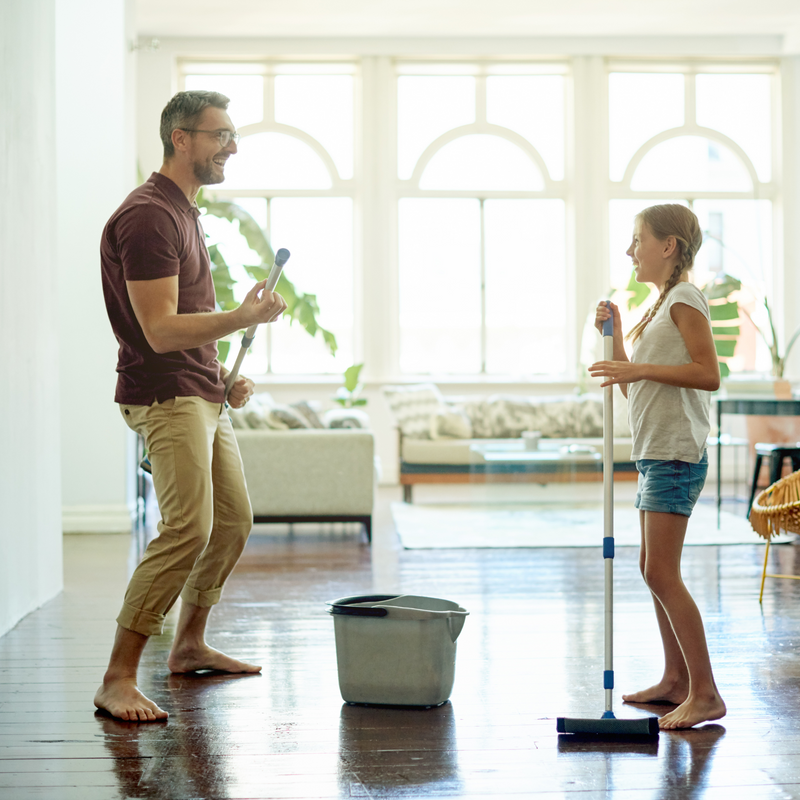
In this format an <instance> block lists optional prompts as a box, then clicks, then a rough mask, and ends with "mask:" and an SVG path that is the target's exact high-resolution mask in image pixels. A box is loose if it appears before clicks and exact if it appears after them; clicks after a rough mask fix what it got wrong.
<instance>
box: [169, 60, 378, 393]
mask: <svg viewBox="0 0 800 800" xmlns="http://www.w3.org/2000/svg"><path fill="white" fill-rule="evenodd" d="M293 67H294V70H293V69H292V68H293ZM298 67H303V69H298ZM315 67H316V68H317V69H319V72H315V71H314V68H315ZM212 68H214V70H215V71H212ZM320 68H321V69H320ZM177 69H178V85H179V89H180V90H183V89H184V88H185V84H186V76H187V75H202V74H204V72H205V73H206V74H209V75H226V74H227V75H260V76H262V77H263V78H264V97H263V102H264V118H263V119H262V120H261V122H255V123H252V124H250V125H244V126H242V127H241V128H237V132H238V133H239V136H240V140H239V141H240V142H241V141H242V140H243V139H245V138H246V137H248V136H254V135H256V134H259V133H283V134H286V135H288V136H292V137H294V138H296V139H298V140H299V141H301V142H303V143H304V144H306V145H308V147H310V148H311V150H312V151H313V152H314V153H315V154H316V155H317V156H319V157H320V159H321V160H322V162H323V164H324V165H325V167H326V169H327V170H328V173H329V175H330V178H331V186H330V187H329V188H327V189H226V188H225V184H224V183H222V184H215V185H213V186H206V187H204V192H205V193H206V194H207V195H208V196H209V197H210V198H211V199H221V200H231V201H233V200H235V199H236V198H238V197H242V198H249V197H253V198H259V199H264V200H266V203H267V228H266V231H265V233H266V235H267V237H268V239H269V238H270V234H271V231H270V225H271V213H270V210H271V202H272V200H273V199H275V198H291V197H303V198H307V197H337V198H339V197H347V198H349V199H350V200H351V202H352V207H353V239H354V242H353V244H354V264H353V287H354V288H353V294H354V298H353V357H354V362H353V363H359V359H358V355H359V352H360V350H361V342H362V336H363V331H362V330H361V328H362V327H363V326H362V325H360V324H359V322H360V314H359V309H358V304H357V303H356V298H357V297H358V290H357V289H356V285H357V282H358V280H359V270H358V269H357V266H356V265H357V263H358V261H359V260H358V259H357V258H356V257H355V251H356V231H357V230H358V225H357V222H356V217H357V214H358V210H357V198H358V195H359V183H360V181H361V175H360V173H359V167H360V160H359V158H358V143H359V139H360V137H359V124H360V115H359V109H360V103H359V78H360V68H359V59H357V58H349V59H336V58H319V59H316V58H308V59H306V58H303V59H289V58H280V57H261V58H257V57H253V58H248V59H241V58H235V57H230V58H226V57H215V58H208V59H202V58H198V57H185V58H178V60H177ZM326 73H327V74H343V73H344V74H349V75H352V76H353V79H354V80H353V151H354V152H353V177H352V178H342V177H340V175H339V170H338V168H337V166H336V164H335V162H334V161H333V158H332V157H331V155H330V154H329V153H328V151H327V150H326V149H325V147H324V146H323V145H322V144H321V143H320V142H319V141H318V140H317V139H315V138H314V137H313V136H311V135H310V134H308V133H306V132H305V131H304V130H302V129H300V128H295V127H294V126H291V125H286V124H284V123H280V122H277V121H276V119H275V79H276V77H278V76H280V75H287V74H291V75H295V74H297V75H308V74H326ZM234 123H235V120H234ZM259 334H261V335H262V336H264V337H265V338H266V357H267V365H268V366H267V372H266V373H263V374H262V375H258V374H253V373H248V374H250V376H251V377H252V378H254V379H256V380H258V379H261V378H264V377H266V376H267V375H268V376H269V377H270V379H273V378H275V377H277V376H279V377H280V378H282V379H285V380H287V381H288V380H293V379H300V380H302V379H304V378H308V377H312V378H317V379H320V380H329V379H330V378H332V377H333V376H334V375H336V374H337V373H333V372H325V373H285V372H282V373H275V372H273V371H272V330H271V328H270V326H269V325H263V326H261V330H260V331H258V332H257V334H256V335H259ZM234 345H235V342H234ZM233 349H235V348H234V347H232V350H233Z"/></svg>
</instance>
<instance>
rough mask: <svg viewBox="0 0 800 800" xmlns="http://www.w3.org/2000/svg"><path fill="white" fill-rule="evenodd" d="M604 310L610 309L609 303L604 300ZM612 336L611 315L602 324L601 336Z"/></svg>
mask: <svg viewBox="0 0 800 800" xmlns="http://www.w3.org/2000/svg"><path fill="white" fill-rule="evenodd" d="M606 308H611V301H610V300H606ZM613 335H614V315H613V313H612V315H611V316H610V317H609V318H608V319H607V320H605V321H604V322H603V336H613Z"/></svg>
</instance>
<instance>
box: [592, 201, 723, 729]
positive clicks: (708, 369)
mask: <svg viewBox="0 0 800 800" xmlns="http://www.w3.org/2000/svg"><path fill="white" fill-rule="evenodd" d="M702 241H703V235H702V232H701V230H700V225H699V223H698V221H697V217H696V216H695V215H694V214H693V213H692V212H691V211H690V210H689V209H688V208H686V207H685V206H680V205H672V204H670V205H659V206H652V207H650V208H646V209H645V210H644V211H642V212H641V213H640V214H639V215H638V216H637V217H636V220H635V225H634V229H633V242H632V243H631V246H630V247H629V248H628V251H627V255H629V256H630V257H631V258H632V259H633V267H634V270H635V273H636V280H637V282H638V283H651V284H655V286H656V287H658V289H659V291H660V294H659V296H658V300H657V301H656V303H655V305H654V306H653V308H652V309H651V310H650V312H649V313H648V314H647V316H645V317H644V319H642V321H641V322H640V323H639V324H638V325H637V326H636V327H635V328H634V329H633V330H632V331H631V332H630V334H629V336H628V338H629V339H631V340H632V342H633V355H632V358H631V360H628V357H627V355H626V353H625V346H624V343H623V338H622V331H621V326H620V314H619V308H618V307H617V306H615V305H614V304H613V303H612V304H611V305H610V308H609V307H607V306H606V304H605V303H601V304H600V305H599V306H598V308H597V314H596V316H595V325H596V326H597V328H598V330H601V331H602V325H603V322H604V321H605V320H606V319H608V318H609V317H611V316H612V315H613V319H614V340H613V341H614V360H613V361H598V362H597V363H596V364H593V365H592V366H591V367H590V368H589V372H590V373H591V374H592V375H593V376H597V377H601V378H604V379H605V382H604V383H603V384H602V386H609V385H611V384H614V383H617V384H619V386H620V389H621V390H622V393H623V394H624V395H625V396H626V397H627V398H628V413H629V416H630V425H631V431H632V434H633V452H632V454H631V458H632V459H634V460H636V468H637V469H638V471H639V486H638V492H637V494H636V503H635V505H636V508H638V509H639V522H640V524H641V529H642V545H641V551H640V556H639V567H640V569H641V571H642V576H643V577H644V580H645V583H646V584H647V587H648V588H649V589H650V591H651V593H652V595H653V602H654V605H655V610H656V619H657V620H658V627H659V631H660V633H661V640H662V643H663V646H664V662H665V663H664V674H663V676H662V678H661V680H660V681H659V682H658V683H657V684H656V685H655V686H651V687H650V688H649V689H645V690H643V691H640V692H636V693H635V694H629V695H623V698H622V699H623V700H625V701H626V702H628V703H669V704H672V705H675V706H677V708H675V709H673V710H672V711H670V712H669V713H667V714H665V715H664V716H663V717H661V719H660V720H659V725H660V727H661V728H662V729H667V730H672V729H676V728H690V727H692V726H693V725H697V724H699V723H701V722H705V721H707V720H713V719H720V718H721V717H723V716H724V715H725V710H726V709H725V703H724V702H723V701H722V697H720V694H719V691H718V690H717V686H716V683H715V682H714V675H713V673H712V671H711V661H710V659H709V656H708V646H707V645H706V637H705V631H704V630H703V621H702V619H701V618H700V612H699V611H698V609H697V606H696V605H695V602H694V600H693V599H692V596H691V595H690V594H689V591H688V589H687V588H686V586H684V583H683V580H682V579H681V569H680V562H681V551H682V549H683V540H684V536H685V534H686V525H687V523H688V521H689V516H690V514H691V513H692V509H693V508H694V504H695V503H696V502H697V498H698V496H699V495H700V491H701V489H702V488H703V484H704V483H705V478H706V472H707V471H708V456H707V454H706V452H705V442H706V437H707V436H708V432H709V407H710V394H709V393H710V392H713V391H715V390H716V389H718V388H719V381H720V377H719V363H718V362H717V354H716V350H715V348H714V340H713V337H712V334H711V325H710V322H709V319H710V315H709V310H708V303H707V302H706V299H705V297H704V296H703V293H702V292H701V291H700V290H699V289H697V287H695V286H693V285H692V284H691V283H689V275H688V273H689V270H690V269H691V268H692V265H693V262H694V257H695V254H696V253H697V251H698V249H699V248H700V245H701V244H702Z"/></svg>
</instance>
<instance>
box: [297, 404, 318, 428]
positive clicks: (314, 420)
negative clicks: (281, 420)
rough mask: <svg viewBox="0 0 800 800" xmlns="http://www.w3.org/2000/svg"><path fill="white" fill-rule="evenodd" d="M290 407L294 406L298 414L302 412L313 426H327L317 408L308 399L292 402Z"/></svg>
mask: <svg viewBox="0 0 800 800" xmlns="http://www.w3.org/2000/svg"><path fill="white" fill-rule="evenodd" d="M289 408H293V409H294V410H295V411H297V413H298V414H301V415H302V416H303V417H304V418H305V419H306V421H307V422H308V423H309V425H310V426H311V427H312V428H324V427H325V423H324V422H323V421H322V420H321V419H320V418H319V414H317V410H316V409H315V408H314V407H313V406H312V405H311V403H309V402H308V401H307V400H301V401H300V402H299V403H292V404H291V405H290V406H289Z"/></svg>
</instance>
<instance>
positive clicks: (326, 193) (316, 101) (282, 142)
mask: <svg viewBox="0 0 800 800" xmlns="http://www.w3.org/2000/svg"><path fill="white" fill-rule="evenodd" d="M243 71H247V72H249V73H250V74H240V73H241V72H243ZM183 81H184V86H185V88H186V89H211V90H214V91H219V92H222V93H223V94H225V95H227V96H228V97H229V98H230V100H231V103H230V106H229V108H228V113H229V114H230V117H231V120H232V121H233V123H234V124H235V125H236V126H237V128H238V130H239V133H240V134H241V139H240V141H239V146H238V153H237V154H236V156H234V157H232V158H231V159H229V161H228V164H227V166H226V170H225V172H226V178H225V182H224V183H222V184H219V185H216V186H210V187H206V189H205V191H206V192H207V193H209V194H212V195H213V196H215V197H218V198H225V199H228V200H232V201H234V202H236V203H237V204H238V205H240V206H242V207H243V208H244V209H245V210H246V211H247V212H248V213H250V215H251V216H252V217H253V218H254V219H255V220H256V222H257V223H258V224H259V226H260V227H261V228H262V230H263V231H264V233H265V234H266V236H267V238H268V240H269V241H270V243H271V244H272V246H273V249H277V248H278V247H287V248H288V249H289V250H290V251H291V254H292V256H291V259H290V261H289V262H288V264H287V266H286V274H287V277H289V278H290V279H291V281H292V282H293V283H294V285H295V287H296V288H297V289H298V290H299V291H300V292H302V293H304V294H309V295H314V296H315V297H316V302H317V304H318V306H319V309H320V313H319V317H318V321H319V324H320V325H321V326H322V327H324V328H325V329H327V330H329V331H331V332H332V333H333V334H334V335H335V337H336V342H337V345H338V350H337V353H336V356H335V357H334V356H332V355H331V353H330V351H329V349H328V348H327V346H326V345H325V342H324V341H323V339H322V337H321V336H319V335H317V336H315V337H313V338H312V337H311V336H309V335H308V333H307V332H306V331H305V330H304V329H303V328H302V327H301V326H300V325H298V324H290V323H289V321H288V320H287V319H283V320H280V321H279V322H277V323H273V324H271V325H262V326H261V327H260V328H259V332H258V336H257V339H256V341H255V342H254V344H253V346H252V348H251V350H250V352H249V353H248V355H247V357H246V359H245V364H244V366H243V371H245V372H249V373H250V374H256V375H257V374H263V373H269V372H274V373H279V374H285V375H291V374H314V373H317V374H318V373H342V372H344V370H345V369H346V368H347V367H349V366H350V365H351V364H352V363H353V361H354V305H355V303H354V278H353V270H354V250H353V235H354V233H353V230H354V212H353V198H354V195H355V191H356V190H355V182H354V163H355V160H354V152H355V135H354V107H355V98H354V93H355V68H354V65H351V64H347V63H341V64H319V63H317V64H291V63H289V64H276V63H273V62H269V61H263V62H258V61H251V62H242V63H237V62H231V63H228V64H225V63H214V64H201V63H187V64H184V65H183ZM203 226H204V228H205V230H206V233H207V234H208V235H209V237H210V238H209V243H210V244H216V245H217V246H218V247H219V249H220V252H221V253H222V255H223V257H224V258H225V260H226V262H227V263H228V265H229V267H230V272H231V274H232V275H233V276H234V278H236V279H237V281H238V282H237V284H236V286H235V287H234V295H235V297H236V298H237V299H239V300H241V299H242V297H243V296H244V294H245V293H246V292H247V291H248V289H249V288H250V287H251V286H252V284H253V280H252V278H250V277H249V276H248V275H247V273H246V272H245V270H244V267H243V265H245V264H248V265H252V264H257V263H258V261H259V259H258V256H257V254H256V253H254V252H253V251H251V250H250V249H249V248H248V246H247V244H246V242H245V241H244V239H243V237H242V236H240V235H239V232H238V228H237V224H235V223H230V222H226V221H222V220H220V219H217V218H214V217H211V216H205V217H204V218H203ZM233 339H234V342H233V344H234V346H233V347H232V348H231V358H233V357H234V356H235V353H236V351H237V350H238V347H237V342H236V337H233Z"/></svg>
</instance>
